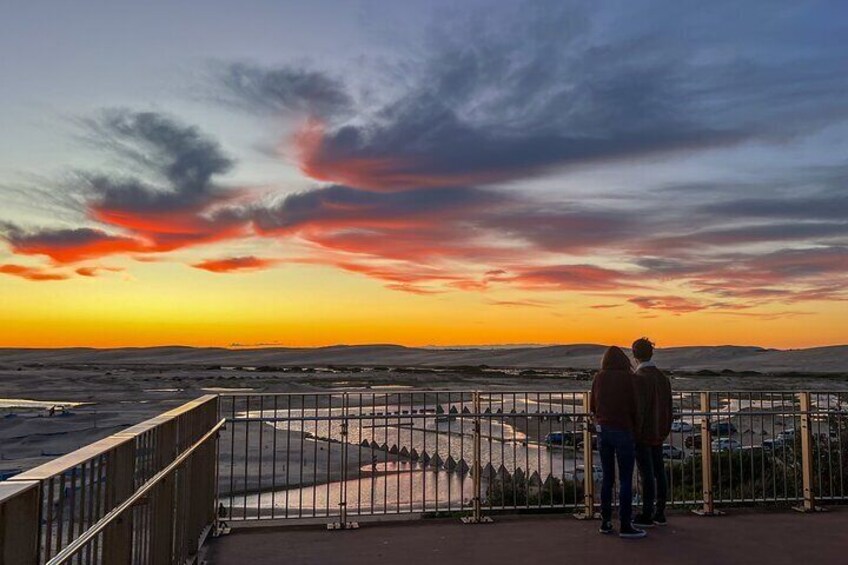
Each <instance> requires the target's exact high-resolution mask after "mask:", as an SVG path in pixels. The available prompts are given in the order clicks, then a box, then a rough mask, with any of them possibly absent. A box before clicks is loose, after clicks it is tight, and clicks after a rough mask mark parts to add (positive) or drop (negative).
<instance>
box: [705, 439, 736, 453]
mask: <svg viewBox="0 0 848 565" xmlns="http://www.w3.org/2000/svg"><path fill="white" fill-rule="evenodd" d="M711 448H712V451H713V452H718V451H739V450H740V449H742V444H741V443H739V442H738V441H736V440H735V439H730V438H727V437H722V438H718V439H714V440H713V443H712V446H711Z"/></svg>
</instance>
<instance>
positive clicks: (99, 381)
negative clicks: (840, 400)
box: [0, 363, 848, 490]
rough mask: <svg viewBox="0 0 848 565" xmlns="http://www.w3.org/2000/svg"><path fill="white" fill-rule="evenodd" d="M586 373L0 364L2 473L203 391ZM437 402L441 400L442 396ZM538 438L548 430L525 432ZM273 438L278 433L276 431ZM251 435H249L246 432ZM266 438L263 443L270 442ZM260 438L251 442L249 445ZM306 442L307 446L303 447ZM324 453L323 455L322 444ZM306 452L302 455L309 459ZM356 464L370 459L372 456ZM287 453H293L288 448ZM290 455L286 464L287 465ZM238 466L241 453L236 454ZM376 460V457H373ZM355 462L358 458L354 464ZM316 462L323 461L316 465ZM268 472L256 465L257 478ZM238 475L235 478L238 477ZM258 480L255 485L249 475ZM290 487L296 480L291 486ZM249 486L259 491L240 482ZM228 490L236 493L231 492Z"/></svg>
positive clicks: (523, 384)
mask: <svg viewBox="0 0 848 565" xmlns="http://www.w3.org/2000/svg"><path fill="white" fill-rule="evenodd" d="M590 381H591V372H590V371H567V370H559V369H551V370H544V369H542V370H537V371H530V370H522V371H518V370H512V371H499V370H481V369H476V368H475V369H465V370H436V369H403V370H401V369H398V370H391V369H382V370H379V369H378V370H362V369H360V368H351V369H348V370H344V369H334V370H326V369H300V370H297V371H291V370H284V369H278V370H273V369H271V370H266V371H256V370H247V369H241V368H232V369H222V368H221V367H220V366H205V365H150V364H148V365H105V364H104V365H68V364H62V363H57V364H39V365H33V364H31V363H26V364H14V363H11V364H10V363H5V364H4V365H3V366H0V472H4V471H14V470H23V469H28V468H31V467H34V466H36V465H38V464H41V463H43V462H45V461H48V460H50V459H52V458H55V457H56V456H58V455H62V454H64V453H68V452H70V451H73V450H74V449H77V448H79V447H81V446H83V445H86V444H88V443H91V442H92V441H95V440H97V439H99V438H102V437H105V436H108V435H110V434H113V433H115V432H117V431H120V430H121V429H123V428H126V427H128V426H130V425H132V424H135V423H138V422H140V421H142V420H144V419H147V418H149V417H152V416H154V415H156V414H159V413H161V412H163V411H165V410H167V409H170V408H172V407H174V406H177V405H179V404H182V403H184V402H186V401H187V400H189V399H191V398H195V397H197V396H199V395H202V394H209V393H214V392H220V391H227V390H231V391H237V392H238V391H242V392H247V391H251V392H330V391H332V390H347V391H357V390H372V391H373V390H375V389H379V388H380V387H388V390H391V391H392V392H402V391H405V390H409V391H410V392H411V391H421V390H442V391H444V390H449V389H452V390H471V389H487V390H509V389H520V390H552V391H554V390H555V391H565V390H586V389H587V388H588V387H589V385H590ZM673 386H674V388H675V389H677V390H702V389H708V390H739V389H743V390H805V389H806V390H817V391H825V390H827V391H830V390H839V391H848V375H845V374H837V373H834V374H828V375H803V374H785V375H767V374H758V375H755V374H748V375H742V374H729V373H728V374H721V373H713V374H700V375H699V374H693V373H689V374H675V375H673ZM442 398H444V397H442ZM22 399H23V400H34V401H44V402H45V403H46V404H45V406H48V405H50V404H53V403H55V404H63V403H69V402H79V403H84V404H82V405H80V406H77V407H74V408H71V409H70V410H69V411H68V413H66V414H63V415H54V416H52V417H51V416H48V414H47V410H46V408H45V407H32V406H22V405H23V404H26V403H24V402H18V401H19V400H22ZM528 431H530V432H531V435H533V436H536V435H539V434H541V435H543V433H542V432H547V431H549V430H547V429H545V430H541V429H540V430H528ZM292 434H293V439H289V445H293V446H296V447H292V449H300V447H299V446H300V434H298V433H296V432H292ZM276 435H277V442H283V441H285V437H286V436H287V435H288V434H286V433H278V434H276ZM252 436H256V434H252ZM273 436H274V434H266V437H265V438H263V441H265V442H268V441H273V439H272V438H273ZM254 441H256V442H258V441H259V440H258V436H257V437H256V439H255V440H254ZM307 443H309V442H307ZM325 447H326V449H327V450H328V451H326V452H325V451H324V448H325ZM309 449H311V450H312V451H311V455H310V453H307V452H308V451H309ZM339 449H340V446H339V445H338V444H332V443H331V444H324V443H323V442H322V445H321V449H319V450H318V454H317V455H315V446H314V445H311V444H310V445H307V446H306V447H304V454H303V457H304V458H305V459H306V460H309V457H312V458H313V459H315V460H316V461H315V465H316V467H317V470H314V472H315V473H317V474H318V476H325V475H326V476H327V477H328V478H329V479H331V480H332V479H335V478H337V477H336V476H334V475H333V474H332V473H330V472H329V471H328V470H327V465H326V461H327V459H326V458H327V456H328V455H329V462H330V465H329V467H330V468H336V469H337V468H338V466H337V465H335V466H334V465H332V463H333V461H335V460H337V459H338V458H339V457H340V455H339V453H338V450H339ZM363 451H367V452H364V453H362V459H363V460H365V461H368V460H370V458H371V456H372V453H371V452H370V450H363ZM259 452H260V450H259V449H258V448H257V447H256V446H255V445H248V446H247V458H248V460H250V459H251V457H254V458H255V457H258V453H259ZM293 453H294V452H293ZM294 457H295V456H294V455H293V456H292V458H293V459H294ZM239 458H240V462H239V464H241V465H243V464H244V463H243V459H244V457H243V455H239V456H238V457H237V458H236V459H239ZM380 458H381V460H382V458H383V455H382V454H381V455H380ZM357 459H358V458H357ZM322 461H323V463H322ZM271 472H272V470H270V469H269V470H267V472H266V470H265V469H263V482H264V481H266V480H268V477H267V476H265V475H267V473H271ZM236 476H238V473H237V472H236ZM257 480H258V479H257ZM292 484H296V483H294V482H293V483H292ZM240 486H241V488H244V487H245V486H246V487H247V488H248V489H252V488H255V487H257V486H259V485H256V484H250V483H248V484H247V485H240ZM235 490H239V489H238V488H236V489H235Z"/></svg>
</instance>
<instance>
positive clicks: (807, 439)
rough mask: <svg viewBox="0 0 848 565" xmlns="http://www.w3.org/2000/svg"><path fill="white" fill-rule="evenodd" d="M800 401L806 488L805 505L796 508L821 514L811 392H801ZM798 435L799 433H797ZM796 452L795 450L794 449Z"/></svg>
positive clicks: (803, 477)
mask: <svg viewBox="0 0 848 565" xmlns="http://www.w3.org/2000/svg"><path fill="white" fill-rule="evenodd" d="M798 400H799V403H800V408H801V480H802V481H803V483H802V484H803V487H804V503H803V505H801V506H796V507H794V510H797V511H798V512H820V511H822V510H824V508H821V507H819V506H816V493H815V489H814V485H813V476H814V474H813V473H814V470H813V430H812V425H811V424H812V415H811V414H810V411H811V410H812V402H810V393H809V392H799V393H798ZM796 433H797V432H796ZM793 451H794V448H793Z"/></svg>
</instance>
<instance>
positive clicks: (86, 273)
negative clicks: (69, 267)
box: [74, 267, 123, 278]
mask: <svg viewBox="0 0 848 565" xmlns="http://www.w3.org/2000/svg"><path fill="white" fill-rule="evenodd" d="M104 271H106V272H110V273H117V272H120V271H123V269H120V268H116V267H78V268H76V269H74V272H75V273H76V274H78V275H79V276H81V277H89V278H93V277H99V276H100V273H102V272H104Z"/></svg>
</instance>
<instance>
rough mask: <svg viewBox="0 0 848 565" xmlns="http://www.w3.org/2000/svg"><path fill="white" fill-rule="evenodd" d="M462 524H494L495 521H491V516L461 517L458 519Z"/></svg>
mask: <svg viewBox="0 0 848 565" xmlns="http://www.w3.org/2000/svg"><path fill="white" fill-rule="evenodd" d="M459 520H460V522H462V523H463V524H494V523H495V521H494V520H492V518H491V516H480V517H479V518H478V517H475V516H463V517H462V518H460V519H459Z"/></svg>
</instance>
